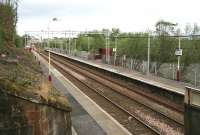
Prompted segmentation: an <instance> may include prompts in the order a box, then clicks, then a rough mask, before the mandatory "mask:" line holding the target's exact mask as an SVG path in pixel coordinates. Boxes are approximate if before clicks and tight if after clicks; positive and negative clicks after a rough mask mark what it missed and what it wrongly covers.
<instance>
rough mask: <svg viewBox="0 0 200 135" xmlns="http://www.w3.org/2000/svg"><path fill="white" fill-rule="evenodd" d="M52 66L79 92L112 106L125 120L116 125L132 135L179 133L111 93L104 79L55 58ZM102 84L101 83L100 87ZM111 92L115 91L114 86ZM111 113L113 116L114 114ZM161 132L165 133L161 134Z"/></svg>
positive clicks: (158, 117) (177, 126) (167, 122)
mask: <svg viewBox="0 0 200 135" xmlns="http://www.w3.org/2000/svg"><path fill="white" fill-rule="evenodd" d="M43 57H44V58H45V59H47V57H46V56H45V55H43ZM52 63H53V65H54V66H55V67H57V69H59V70H60V71H61V72H62V73H63V74H65V75H67V77H69V76H70V78H71V79H72V80H73V81H75V80H76V81H75V82H76V83H79V84H78V85H81V88H82V89H83V87H85V88H86V89H89V90H90V91H93V92H95V93H96V94H97V95H98V96H101V97H102V98H103V99H104V100H106V101H107V102H109V103H110V104H112V105H111V106H112V107H111V108H113V106H115V109H113V110H116V108H117V109H118V112H120V111H121V114H118V115H116V116H117V117H119V116H123V117H125V118H123V119H122V120H121V122H120V123H122V124H123V125H125V127H127V128H128V129H129V130H130V131H131V132H132V133H133V134H160V135H161V134H170V135H171V134H172V133H173V134H182V133H183V129H182V125H180V124H179V123H176V122H175V121H173V120H170V119H167V118H166V117H165V116H163V115H162V114H159V113H157V112H154V111H153V110H152V109H149V108H147V107H146V106H144V105H142V104H140V103H138V102H135V101H134V100H132V99H130V98H127V96H126V95H122V94H120V92H119V91H117V92H116V91H115V90H113V85H109V83H108V82H106V80H105V78H103V80H102V79H101V78H100V77H98V76H95V75H92V73H91V72H88V71H86V70H83V69H81V68H80V67H77V65H73V64H72V63H67V62H66V61H64V60H62V59H59V58H58V57H57V58H56V57H55V56H54V57H53V60H52ZM102 81H104V83H102ZM80 83H81V84H80ZM115 89H117V87H116V86H115ZM86 93H88V92H86ZM88 94H89V93H88ZM100 102H102V99H101V100H100ZM107 104H108V103H107ZM109 108H110V107H109ZM109 108H108V110H109ZM119 110H120V111H119ZM113 112H115V113H116V112H117V111H113ZM115 113H113V114H114V115H115ZM127 118H128V122H126V123H125V124H124V122H123V121H124V120H127ZM136 121H137V122H136ZM135 123H137V124H135ZM134 125H136V126H134ZM159 126H161V127H159ZM138 127H140V128H139V129H140V130H138ZM163 128H165V129H166V130H168V131H166V130H164V129H163ZM135 129H136V130H135Z"/></svg>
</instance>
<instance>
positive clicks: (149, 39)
mask: <svg viewBox="0 0 200 135" xmlns="http://www.w3.org/2000/svg"><path fill="white" fill-rule="evenodd" d="M150 45H151V37H150V34H149V36H148V65H147V74H149V67H150Z"/></svg>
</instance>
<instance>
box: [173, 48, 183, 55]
mask: <svg viewBox="0 0 200 135" xmlns="http://www.w3.org/2000/svg"><path fill="white" fill-rule="evenodd" d="M175 55H176V56H182V55H183V51H182V49H179V48H176V51H175Z"/></svg>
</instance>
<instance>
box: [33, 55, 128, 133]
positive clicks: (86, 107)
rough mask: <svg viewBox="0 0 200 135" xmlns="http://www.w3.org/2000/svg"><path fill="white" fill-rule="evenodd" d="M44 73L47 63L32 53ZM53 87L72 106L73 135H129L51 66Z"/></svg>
mask: <svg viewBox="0 0 200 135" xmlns="http://www.w3.org/2000/svg"><path fill="white" fill-rule="evenodd" d="M34 54H35V55H36V57H37V59H38V60H40V62H41V66H42V68H43V70H44V71H45V73H48V72H47V71H48V69H47V68H48V63H47V62H46V61H45V60H44V59H43V58H41V57H40V56H39V55H38V54H37V53H35V52H34ZM51 73H52V75H53V76H52V80H53V82H52V83H53V85H54V86H55V87H56V88H57V89H58V90H61V92H63V93H64V94H65V95H66V96H67V98H68V100H69V102H70V104H71V106H72V114H71V116H72V125H73V129H72V131H73V135H76V134H77V135H131V133H130V132H129V131H128V130H127V129H125V128H124V127H123V126H122V125H121V124H119V123H118V122H117V121H116V120H115V119H114V118H112V117H111V116H110V115H109V114H108V113H106V112H105V111H104V110H103V109H101V108H100V107H99V106H98V105H97V104H96V103H95V102H93V101H92V100H91V99H90V98H89V97H88V96H87V95H85V94H84V93H83V92H81V91H80V90H79V89H78V88H77V87H76V86H75V85H74V84H73V83H72V82H70V81H69V80H68V79H67V78H65V77H64V76H63V75H62V74H61V73H60V72H59V71H58V70H56V69H55V68H54V67H52V66H51Z"/></svg>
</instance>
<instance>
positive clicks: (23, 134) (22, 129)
mask: <svg viewBox="0 0 200 135" xmlns="http://www.w3.org/2000/svg"><path fill="white" fill-rule="evenodd" d="M0 135H71V117H70V110H69V111H67V110H62V109H59V108H56V107H53V106H51V105H48V104H43V103H41V102H40V103H37V101H34V100H32V101H29V100H24V99H23V98H21V97H17V96H13V95H11V94H8V93H6V92H3V91H2V90H0Z"/></svg>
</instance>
